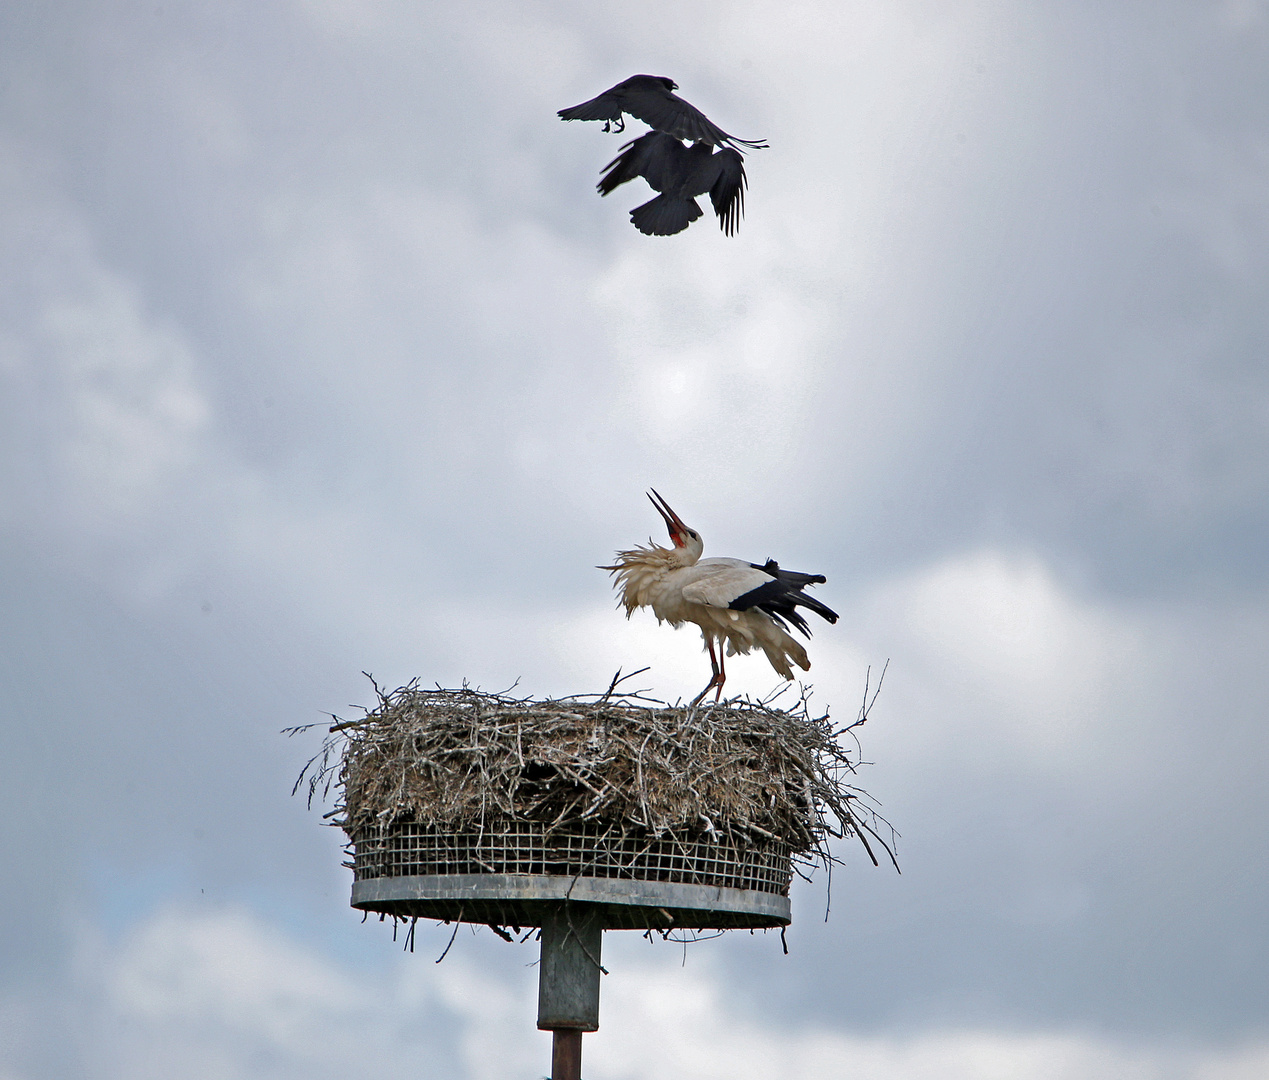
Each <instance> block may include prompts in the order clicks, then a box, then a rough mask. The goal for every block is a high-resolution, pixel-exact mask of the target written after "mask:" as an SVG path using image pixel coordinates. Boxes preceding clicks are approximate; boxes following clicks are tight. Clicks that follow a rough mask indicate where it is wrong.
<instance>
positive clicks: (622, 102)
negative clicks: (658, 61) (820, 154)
mask: <svg viewBox="0 0 1269 1080" xmlns="http://www.w3.org/2000/svg"><path fill="white" fill-rule="evenodd" d="M678 88H679V85H678V83H676V82H675V81H674V80H673V79H667V78H665V77H664V76H662V75H631V76H630V78H628V79H627V80H626V81H625V82H619V83H618V84H617V85H616V86H614V87H613V88H612V89H611V90H605V91H604V92H603V93H602V94H600V95H599V97H596V98H591V99H590V101H583V102H582V103H581V104H580V105H574V106H573V107H572V108H571V109H561V110H560V119H561V120H603V121H604V130H605V131H610V130H612V125H613V124H614V123H615V124H616V125H617V130H618V131H625V130H626V121H625V119H624V118H623V117H622V113H629V114H630V115H631V116H633V117H634V118H635V119H636V120H642V121H643V122H644V123H645V124H647V125H648V127H650V128H653V129H654V130H656V131H664V132H665V133H666V134H667V135H673V136H674V137H675V138H678V139H687V140H690V141H692V142H703V143H708V144H709V145H710V146H727V147H731V148H732V149H735V150H740V147H742V146H744V147H748V148H749V149H750V150H765V149H766V147H767V144H766V143H765V142H764V141H763V140H761V139H737V138H736V137H735V136H732V135H728V134H727V132H725V131H724V130H723V129H722V128H720V127H718V126H716V125H715V124H712V123H711V122H710V121H709V118H708V117H706V115H705V114H704V113H703V112H701V110H700V109H698V108H696V106H695V105H689V104H688V103H687V102H686V101H684V100H683V99H682V98H681V97H679V96H677V95H676V94H674V93H672V91H674V90H677V89H678Z"/></svg>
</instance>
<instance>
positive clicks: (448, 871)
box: [311, 684, 876, 1080]
mask: <svg viewBox="0 0 1269 1080" xmlns="http://www.w3.org/2000/svg"><path fill="white" fill-rule="evenodd" d="M332 730H333V731H335V732H337V733H338V737H340V738H346V740H347V741H346V743H344V744H343V745H341V746H340V747H339V748H338V761H337V763H335V764H331V763H330V761H329V755H330V754H331V752H332V748H333V746H334V743H333V742H328V744H327V753H328V759H327V760H324V761H323V765H322V766H321V767H320V768H319V770H318V774H319V775H322V776H327V777H329V776H330V775H331V774H333V773H336V772H337V776H338V785H339V789H340V792H341V794H342V802H341V803H340V805H339V807H338V811H339V812H340V814H341V816H340V817H338V818H337V821H336V823H337V824H339V825H340V826H341V827H343V828H344V830H345V831H346V833H347V835H348V840H349V844H348V851H349V854H350V856H351V861H350V862H349V863H348V865H349V866H351V868H352V870H353V877H354V881H353V890H352V905H353V907H355V908H358V909H361V910H363V911H369V912H377V913H379V914H381V915H383V916H390V917H393V918H396V919H409V920H412V919H437V920H443V921H446V922H467V923H477V924H485V925H489V926H491V927H493V928H495V930H496V931H498V932H499V933H501V934H502V935H503V936H508V932H509V931H516V932H519V931H521V930H523V929H524V928H533V927H541V928H542V965H541V968H540V974H539V980H540V981H539V1015H538V1026H539V1027H541V1028H544V1029H549V1030H553V1031H555V1032H556V1047H555V1048H556V1059H557V1060H556V1068H555V1071H554V1072H553V1074H552V1075H553V1077H555V1080H564V1078H565V1077H569V1076H575V1075H577V1069H578V1068H580V1066H579V1064H578V1063H579V1062H580V1033H581V1032H582V1031H594V1030H597V1028H598V1025H599V975H600V970H601V969H600V950H601V947H602V934H603V931H604V930H605V929H633V930H645V931H647V930H652V931H660V932H663V933H667V934H668V933H670V932H673V931H695V930H729V929H757V928H782V927H784V926H787V925H788V924H789V922H790V918H791V912H790V904H789V886H790V883H791V880H792V877H793V874H794V873H796V872H798V871H799V869H800V868H807V867H810V866H813V865H815V864H819V863H824V862H827V861H831V859H832V856H831V855H830V853H829V851H828V841H829V839H831V838H834V837H843V836H850V835H854V836H858V837H859V838H860V839H862V840H864V842H865V846H867V837H866V836H865V833H869V834H871V835H873V836H875V835H876V834H875V833H873V831H872V828H871V826H870V825H869V824H868V823H867V822H866V821H863V820H861V818H860V815H859V814H858V813H857V811H856V806H857V803H856V800H857V798H858V793H857V789H855V788H853V787H852V786H851V784H850V783H849V780H850V778H852V776H853V772H854V768H855V763H854V761H853V760H852V759H851V758H850V757H849V755H848V754H847V752H846V751H845V750H844V749H843V747H842V744H841V742H840V741H839V736H840V735H841V734H842V731H843V730H844V729H834V728H833V726H832V725H830V724H829V722H828V719H827V717H826V716H825V717H822V718H819V719H814V718H812V717H810V716H809V715H808V712H807V710H806V708H805V703H804V702H803V703H801V707H800V708H799V709H798V710H796V711H793V712H785V711H781V710H778V709H774V708H771V707H769V706H768V705H764V704H760V703H752V702H743V703H737V702H732V703H725V704H724V705H722V706H705V707H701V708H697V709H695V710H688V709H684V708H670V707H666V706H663V705H660V704H659V703H649V702H647V701H645V700H642V699H637V698H632V697H629V696H627V697H613V696H611V694H609V695H598V696H590V697H587V698H575V699H566V700H562V701H533V700H525V699H517V698H513V697H508V696H505V695H497V694H484V693H480V692H478V691H474V690H471V689H468V688H462V689H458V690H441V689H434V690H425V689H421V688H420V687H419V686H418V685H417V684H411V685H409V686H406V687H402V688H400V689H398V690H395V691H392V692H391V693H386V694H384V693H381V694H380V700H379V703H378V705H377V707H375V708H374V709H371V710H369V711H367V714H366V716H365V718H364V719H362V720H359V721H353V722H349V723H340V724H337V725H336V727H335V728H334V729H332ZM311 782H312V781H311ZM870 854H871V849H870ZM874 861H875V859H874ZM561 1053H563V1055H564V1056H563V1057H562V1058H561V1057H560V1055H561Z"/></svg>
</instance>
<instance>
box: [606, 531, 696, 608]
mask: <svg viewBox="0 0 1269 1080" xmlns="http://www.w3.org/2000/svg"><path fill="white" fill-rule="evenodd" d="M616 560H617V561H616V562H614V563H613V564H612V565H611V566H601V567H600V568H599V569H600V570H607V571H608V572H609V573H611V574H612V576H613V578H614V580H613V587H614V588H616V589H618V590H620V593H621V597H620V601H619V602H620V604H621V605H622V606H623V607H624V608H625V609H626V617H627V618H629V617H630V615H631V613H632V612H633V611H634V610H635V608H640V607H650V606H651V605H652V593H653V591H654V590H655V587H656V586H657V585H659V584H660V583H661V582H663V581H664V580H665V577H666V575H667V574H669V573H670V572H671V571H672V570H675V569H677V567H678V566H679V565H680V563H679V559H678V552H677V551H675V550H672V549H670V548H663V547H661V545H660V544H653V543H651V541H649V546H648V547H642V546H639V547H635V548H632V549H631V550H629V551H619V552H617V556H616Z"/></svg>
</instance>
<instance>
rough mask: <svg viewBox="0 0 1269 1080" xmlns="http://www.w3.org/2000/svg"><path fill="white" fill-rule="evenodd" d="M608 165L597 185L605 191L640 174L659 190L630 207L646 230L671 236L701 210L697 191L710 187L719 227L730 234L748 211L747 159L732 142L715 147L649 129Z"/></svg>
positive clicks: (638, 225)
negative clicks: (734, 148) (650, 197)
mask: <svg viewBox="0 0 1269 1080" xmlns="http://www.w3.org/2000/svg"><path fill="white" fill-rule="evenodd" d="M621 149H622V153H621V154H620V155H618V156H617V157H616V158H614V159H613V160H612V161H610V162H609V163H608V164H607V165H605V166H604V175H603V177H602V178H601V179H600V181H599V184H598V185H597V187H598V190H599V193H600V194H601V195H607V194H609V192H611V191H613V190H615V189H616V188H617V187H618V185H620V184H624V183H625V182H626V181H627V180H633V179H634V178H635V177H636V176H642V177H643V178H644V179H645V180H646V181H647V182H648V186H649V187H650V188H652V190H653V191H659V192H660V193H661V194H660V195H658V196H657V197H656V198H655V199H652V200H651V201H650V202H646V203H644V204H643V205H642V206H638V207H636V208H635V209H634V210H631V211H630V220H631V222H632V223H633V224H634V227H635V228H636V229H638V230H639V231H640V232H641V233H644V234H645V235H647V236H673V235H674V234H675V233H678V232H682V231H683V230H684V229H686V228H687V227H688V225H690V224H691V223H692V222H693V221H695V220H696V219H697V218H698V217H700V216H701V208H700V206H699V205H698V204H697V202H696V196H697V195H704V194H706V193H707V192H708V193H709V197H710V201H711V202H712V203H713V204H714V213H715V214H717V215H718V225H719V228H721V229H722V230H723V232H724V233H726V234H727V235H728V236H732V235H733V234H734V233H735V232H736V229H737V228H738V227H739V225H740V218H741V217H742V216H743V215H744V212H745V161H744V158H742V157H741V156H740V152H739V151H738V150H733V149H732V148H731V147H730V146H726V147H723V149H721V150H718V151H715V150H714V149H713V147H712V146H710V145H709V143H707V142H698V143H694V144H693V145H692V146H691V147H687V146H684V145H683V144H682V143H681V142H679V140H678V139H676V138H674V136H672V135H667V134H665V132H663V131H649V132H648V133H647V134H646V135H642V136H640V137H639V138H637V139H634V140H632V141H631V142H628V143H626V145H625V146H623V147H622V148H621Z"/></svg>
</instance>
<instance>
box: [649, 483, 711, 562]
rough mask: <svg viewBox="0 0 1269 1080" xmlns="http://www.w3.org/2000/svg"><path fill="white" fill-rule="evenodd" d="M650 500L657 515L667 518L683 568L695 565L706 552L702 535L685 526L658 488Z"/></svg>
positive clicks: (675, 551) (667, 526)
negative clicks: (702, 553)
mask: <svg viewBox="0 0 1269 1080" xmlns="http://www.w3.org/2000/svg"><path fill="white" fill-rule="evenodd" d="M648 498H649V499H651V500H652V505H653V506H655V507H656V508H657V513H658V514H660V515H661V516H662V517H663V518H665V527H666V528H667V529H669V530H670V539H671V540H672V541H674V553H675V555H677V556H678V558H677V561H678V562H679V563H680V564H681V565H683V566H692V565H694V564H695V562H696V560H697V559H699V558H700V557H701V552H703V551H704V550H705V542H704V541H703V540H701V534H700V533H698V532H697V531H696V530H695V529H689V528H688V527H687V526H686V525H685V524H683V519H682V518H681V517H679V516H678V514H676V513H675V512H674V511H673V510H671V509H670V504H669V503H668V502H666V501H665V500H664V499H663V498H661V496H660V495H659V494H658V492H657V490H656V488H653V489H652V491H651V493H650V494H649V495H648Z"/></svg>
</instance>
